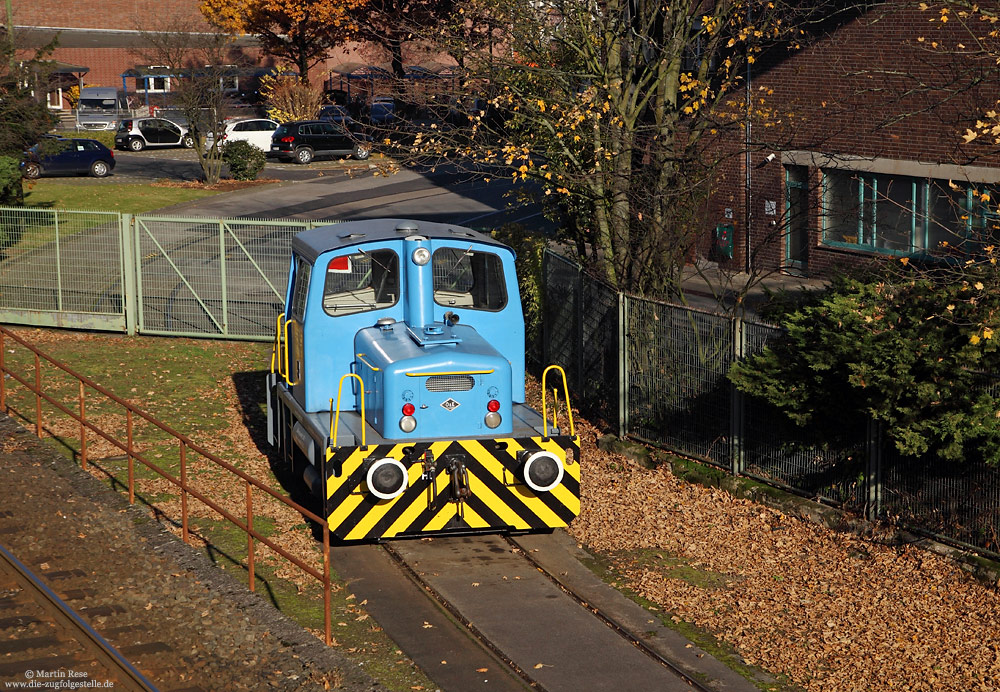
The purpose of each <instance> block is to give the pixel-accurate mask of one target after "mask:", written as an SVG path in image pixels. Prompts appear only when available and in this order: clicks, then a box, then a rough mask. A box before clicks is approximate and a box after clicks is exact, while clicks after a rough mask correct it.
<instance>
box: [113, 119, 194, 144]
mask: <svg viewBox="0 0 1000 692" xmlns="http://www.w3.org/2000/svg"><path fill="white" fill-rule="evenodd" d="M193 146H194V138H193V137H192V136H191V135H190V134H189V133H188V129H187V127H186V126H184V125H180V124H178V123H175V122H173V121H171V120H166V119H165V118H128V119H126V120H122V121H121V122H120V123H119V124H118V130H117V131H116V132H115V148H116V149H131V150H132V151H142V150H143V149H145V148H146V147H184V148H185V149H190V148H191V147H193Z"/></svg>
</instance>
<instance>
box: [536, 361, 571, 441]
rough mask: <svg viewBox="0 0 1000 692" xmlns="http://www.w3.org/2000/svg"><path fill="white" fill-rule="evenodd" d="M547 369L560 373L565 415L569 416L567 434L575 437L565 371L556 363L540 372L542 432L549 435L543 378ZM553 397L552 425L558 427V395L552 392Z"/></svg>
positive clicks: (547, 371) (546, 435)
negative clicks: (554, 400) (554, 401)
mask: <svg viewBox="0 0 1000 692" xmlns="http://www.w3.org/2000/svg"><path fill="white" fill-rule="evenodd" d="M549 370H558V371H559V372H560V373H561V374H562V382H563V394H564V395H565V401H566V415H567V416H568V417H569V434H570V436H571V437H576V427H575V426H574V425H573V409H572V407H571V406H570V405H569V385H567V384H566V371H565V370H563V369H562V368H561V367H560V366H558V365H550V366H549V367H547V368H545V370H544V371H543V372H542V422H543V431H544V432H543V434H544V435H545V437H548V436H549V417H548V411H547V409H546V407H545V390H546V387H545V380H546V378H547V377H548V375H549ZM553 391H558V390H553ZM553 398H554V399H556V403H555V404H553V406H552V427H558V426H557V425H556V406H557V405H558V397H557V396H556V395H555V394H553Z"/></svg>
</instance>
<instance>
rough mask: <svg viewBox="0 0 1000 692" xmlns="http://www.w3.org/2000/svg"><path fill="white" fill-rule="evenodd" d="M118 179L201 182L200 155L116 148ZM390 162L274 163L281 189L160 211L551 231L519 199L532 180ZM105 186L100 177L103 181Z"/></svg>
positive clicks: (272, 172) (267, 171)
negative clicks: (512, 225)
mask: <svg viewBox="0 0 1000 692" xmlns="http://www.w3.org/2000/svg"><path fill="white" fill-rule="evenodd" d="M115 158H116V161H117V165H116V166H115V169H114V171H113V174H112V177H111V178H109V179H111V180H115V181H117V182H149V181H153V180H164V179H166V180H181V181H183V180H198V179H200V177H201V170H200V168H199V166H198V161H197V159H196V157H195V153H194V152H193V151H190V150H183V149H161V150H146V151H142V152H138V153H134V152H115ZM384 163H385V161H384V160H381V161H380V160H376V159H373V160H371V161H355V160H353V159H350V158H343V157H336V158H332V159H325V160H320V161H316V162H313V163H311V164H308V165H305V166H302V165H299V164H294V163H277V162H271V161H269V162H268V164H267V166H266V167H265V168H264V171H263V172H262V173H261V175H260V177H261V178H271V179H276V180H279V181H281V182H282V184H281V185H280V186H279V187H275V186H266V187H261V188H249V189H245V190H240V191H237V192H233V193H229V194H223V195H216V196H213V197H209V198H206V199H202V200H197V201H195V202H189V203H185V204H182V205H176V206H174V207H170V208H168V209H164V210H161V211H162V213H164V214H175V215H176V214H196V215H200V216H217V217H259V218H270V219H282V218H291V219H337V220H342V221H348V220H357V219H366V218H377V217H387V216H388V217H398V218H409V219H415V220H429V221H437V222H443V223H455V224H460V225H464V226H469V227H471V228H475V229H488V228H495V227H497V226H500V225H502V224H504V223H507V222H520V223H523V224H525V225H528V226H530V227H533V228H536V229H542V230H547V229H549V228H550V224H549V222H548V221H546V220H545V219H544V218H543V217H542V215H541V213H540V210H539V208H538V205H537V204H533V203H526V202H524V201H523V200H521V199H519V198H520V197H521V195H520V193H526V192H529V191H531V189H532V186H531V185H528V184H524V183H514V182H513V181H512V180H511V179H510V178H509V177H507V176H506V175H504V174H503V172H502V171H501V172H499V173H500V174H499V175H498V176H494V177H489V178H486V177H484V176H483V175H476V174H472V173H470V172H467V171H462V170H459V169H458V168H456V167H455V166H452V165H445V166H439V167H436V168H434V169H426V168H425V169H423V170H416V169H404V170H399V171H397V172H394V173H389V174H385V173H384V172H383V171H384V168H385V167H384ZM98 184H99V183H98Z"/></svg>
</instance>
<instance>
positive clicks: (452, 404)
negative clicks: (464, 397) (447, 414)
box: [441, 397, 461, 411]
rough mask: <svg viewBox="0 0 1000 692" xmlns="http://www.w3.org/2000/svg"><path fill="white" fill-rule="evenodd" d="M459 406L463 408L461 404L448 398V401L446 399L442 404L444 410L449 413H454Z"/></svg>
mask: <svg viewBox="0 0 1000 692" xmlns="http://www.w3.org/2000/svg"><path fill="white" fill-rule="evenodd" d="M459 406H461V404H459V403H458V402H457V401H455V400H454V399H452V398H451V397H448V398H447V399H445V400H444V401H442V402H441V407H442V408H444V409H447V410H448V411H454V410H455V409H457V408H458V407H459Z"/></svg>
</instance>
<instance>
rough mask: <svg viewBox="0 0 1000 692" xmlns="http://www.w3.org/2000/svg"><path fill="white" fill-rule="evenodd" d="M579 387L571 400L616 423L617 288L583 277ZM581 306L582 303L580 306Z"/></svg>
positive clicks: (595, 415)
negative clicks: (582, 393) (575, 395)
mask: <svg viewBox="0 0 1000 692" xmlns="http://www.w3.org/2000/svg"><path fill="white" fill-rule="evenodd" d="M580 294H581V301H580V307H581V310H580V316H579V320H580V337H581V338H580V344H579V354H580V359H579V366H578V367H579V376H578V378H577V379H578V381H579V382H580V391H581V392H586V395H585V396H577V397H576V398H575V399H574V403H575V404H576V405H577V406H579V407H580V408H581V409H582V410H586V411H587V412H588V413H589V414H590V415H591V416H593V417H596V418H597V419H599V420H601V421H604V422H605V423H608V424H611V425H612V426H616V425H617V423H618V415H619V413H618V401H619V397H620V391H619V380H620V378H619V374H618V370H619V368H618V364H619V361H620V359H621V355H620V354H621V344H620V343H619V334H620V330H619V322H620V319H621V316H620V315H619V299H618V295H619V294H618V292H617V291H616V290H615V289H614V288H612V287H611V286H608V285H607V284H605V283H603V282H601V281H597V280H595V279H592V278H590V277H586V276H585V277H583V282H582V285H581V287H580ZM584 306H585V307H584Z"/></svg>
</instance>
